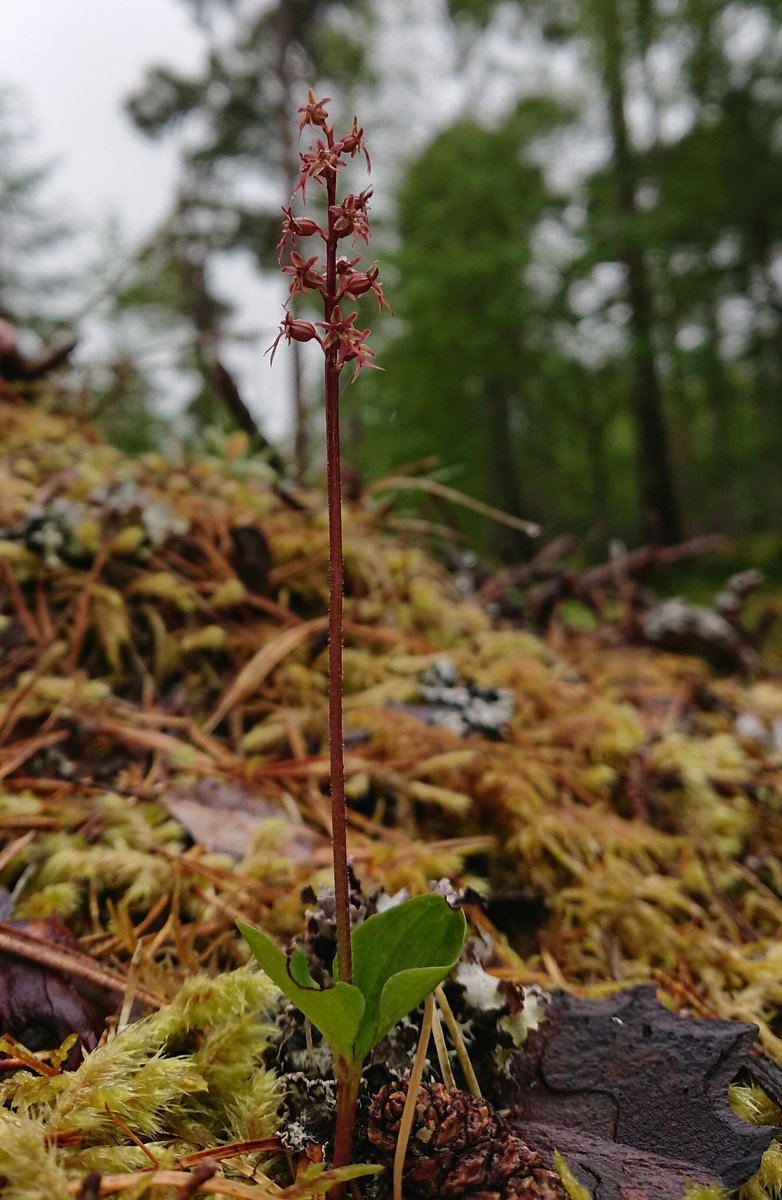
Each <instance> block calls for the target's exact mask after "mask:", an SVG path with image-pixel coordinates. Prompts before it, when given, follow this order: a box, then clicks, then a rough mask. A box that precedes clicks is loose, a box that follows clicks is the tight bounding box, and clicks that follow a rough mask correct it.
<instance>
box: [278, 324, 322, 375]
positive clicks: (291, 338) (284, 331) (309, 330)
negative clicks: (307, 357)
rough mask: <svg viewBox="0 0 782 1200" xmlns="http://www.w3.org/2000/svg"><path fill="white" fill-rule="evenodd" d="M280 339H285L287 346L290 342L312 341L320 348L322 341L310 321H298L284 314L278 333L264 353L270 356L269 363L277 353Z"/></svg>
mask: <svg viewBox="0 0 782 1200" xmlns="http://www.w3.org/2000/svg"><path fill="white" fill-rule="evenodd" d="M282 338H285V341H286V342H287V343H288V345H290V344H291V342H311V341H313V339H314V340H315V341H316V342H320V344H321V346H322V345H323V339H322V338H321V336H320V334H319V333H318V331H317V329H316V328H315V326H314V325H313V324H312V321H299V320H297V319H295V318H294V317H292V316H291V315H290V313H286V314H285V319H284V320H283V322H282V324H281V325H280V332H279V333H278V334H277V336H276V338H275V339H274V341H273V342H272V344H271V346H270V347H269V349H268V350H267V351H266V353H267V354H271V358H270V359H269V362H270V363H273V362H274V356H275V354H276V353H277V347H278V346H279V344H280V341H281V339H282Z"/></svg>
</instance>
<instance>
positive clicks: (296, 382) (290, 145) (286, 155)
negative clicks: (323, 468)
mask: <svg viewBox="0 0 782 1200" xmlns="http://www.w3.org/2000/svg"><path fill="white" fill-rule="evenodd" d="M276 27H277V79H278V82H279V87H280V95H279V103H278V108H277V121H278V129H279V141H280V165H281V167H282V176H283V179H284V181H285V188H286V191H287V192H288V194H289V195H292V194H293V191H294V188H295V187H296V184H297V183H298V180H299V154H298V146H297V143H296V136H295V132H294V130H295V126H294V121H293V116H294V114H295V113H296V110H297V107H298V103H297V97H295V96H294V87H295V82H297V81H294V72H292V71H291V68H290V54H291V50H292V47H293V46H294V44H295V41H296V29H295V25H294V19H293V0H279V4H278V6H277V14H276ZM295 306H296V305H295V300H294V301H292V302H291V308H294V309H295ZM294 315H295V314H294ZM290 349H291V352H292V353H291V360H290V361H291V371H292V376H293V380H292V382H293V469H294V474H295V476H296V478H297V479H301V477H302V475H303V474H304V472H305V470H306V469H307V460H308V458H309V438H308V434H307V411H306V405H305V402H304V385H303V380H302V371H301V344H300V343H299V342H296V341H292V342H291V344H290Z"/></svg>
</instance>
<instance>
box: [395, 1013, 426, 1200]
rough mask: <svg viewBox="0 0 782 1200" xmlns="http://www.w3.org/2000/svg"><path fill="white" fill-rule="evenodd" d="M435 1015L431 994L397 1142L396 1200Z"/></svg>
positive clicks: (399, 1196)
mask: <svg viewBox="0 0 782 1200" xmlns="http://www.w3.org/2000/svg"><path fill="white" fill-rule="evenodd" d="M433 1015H434V996H432V994H431V992H430V994H429V995H428V996H427V997H426V1000H425V1001H424V1019H423V1021H422V1022H421V1036H420V1037H419V1039H418V1049H417V1050H416V1052H415V1061H414V1062H413V1069H412V1070H411V1072H410V1078H409V1079H408V1081H407V1098H406V1099H405V1106H404V1108H403V1109H402V1117H401V1120H400V1122H399V1138H398V1140H397V1143H396V1151H395V1153H394V1183H393V1188H394V1191H393V1196H394V1200H402V1173H403V1171H404V1169H405V1156H406V1154H407V1147H408V1143H409V1142H410V1131H411V1129H412V1128H413V1117H414V1116H415V1106H416V1101H417V1100H418V1089H419V1088H420V1086H421V1080H422V1079H423V1077H424V1066H425V1065H426V1051H427V1049H428V1048H429V1037H430V1035H431V1032H432V1019H433Z"/></svg>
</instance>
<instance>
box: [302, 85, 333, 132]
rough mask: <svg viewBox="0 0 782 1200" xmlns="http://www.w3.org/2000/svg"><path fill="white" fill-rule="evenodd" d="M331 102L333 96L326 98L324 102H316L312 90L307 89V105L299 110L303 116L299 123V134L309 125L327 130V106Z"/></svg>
mask: <svg viewBox="0 0 782 1200" xmlns="http://www.w3.org/2000/svg"><path fill="white" fill-rule="evenodd" d="M330 102H331V96H324V97H323V99H322V100H316V99H315V93H314V92H313V90H312V88H307V103H306V104H305V105H304V106H303V107H302V108H300V109H299V112H300V113H301V114H302V115H301V120H300V121H299V133H301V131H302V130H303V129H304V128H305V126H307V125H312V126H314V127H315V128H320V129H325V128H326V125H327V123H328V119H329V114H328V110H327V109H326V105H327V104H329V103H330Z"/></svg>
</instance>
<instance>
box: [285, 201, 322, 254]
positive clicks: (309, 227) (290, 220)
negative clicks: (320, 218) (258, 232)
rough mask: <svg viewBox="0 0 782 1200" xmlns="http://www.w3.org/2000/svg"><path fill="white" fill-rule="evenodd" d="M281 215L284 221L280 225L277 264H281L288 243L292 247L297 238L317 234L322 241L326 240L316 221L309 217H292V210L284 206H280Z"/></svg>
mask: <svg viewBox="0 0 782 1200" xmlns="http://www.w3.org/2000/svg"><path fill="white" fill-rule="evenodd" d="M282 215H283V217H284V218H285V219H284V221H283V223H282V237H281V238H280V240H279V242H278V243H277V262H282V252H283V250H284V249H285V247H286V246H287V245H288V244H289V243H290V244H291V245H294V244H295V242H296V238H297V237H312V235H313V234H314V233H319V234H320V236H321V237H322V238H323V240H324V241H325V240H326V234H325V233H324V232H323V230H322V229H321V227H320V225H318V223H317V221H313V220H311V219H310V218H309V217H294V215H293V210H292V209H291V208H286V207H285V205H283V206H282Z"/></svg>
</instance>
